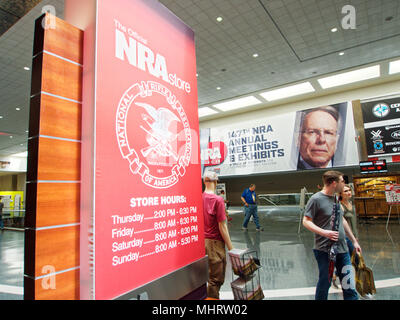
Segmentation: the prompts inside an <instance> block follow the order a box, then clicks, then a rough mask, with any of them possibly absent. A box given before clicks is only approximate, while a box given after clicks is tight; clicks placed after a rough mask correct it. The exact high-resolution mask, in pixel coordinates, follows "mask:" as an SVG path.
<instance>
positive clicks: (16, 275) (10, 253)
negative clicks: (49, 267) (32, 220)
mask: <svg viewBox="0 0 400 320" xmlns="http://www.w3.org/2000/svg"><path fill="white" fill-rule="evenodd" d="M23 273H24V232H21V231H11V230H3V231H0V300H21V299H23V294H22V292H23V291H22V287H23V282H24V275H23Z"/></svg>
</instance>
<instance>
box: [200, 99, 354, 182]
mask: <svg viewBox="0 0 400 320" xmlns="http://www.w3.org/2000/svg"><path fill="white" fill-rule="evenodd" d="M200 136H201V159H202V166H203V171H208V170H212V171H216V172H217V173H219V174H220V175H221V176H232V175H245V174H246V175H247V174H251V173H262V172H277V171H291V170H306V169H321V168H334V167H342V166H352V165H358V163H359V159H358V153H357V144H356V141H355V130H354V121H353V112H352V108H351V103H347V102H344V103H339V104H333V105H326V106H320V107H317V108H312V109H306V110H301V111H297V112H292V113H286V114H281V115H277V116H274V117H265V118H262V117H260V118H258V119H257V120H252V121H247V122H243V123H239V124H235V127H234V128H232V127H231V126H222V127H217V128H210V129H208V128H207V129H202V130H201V134H200Z"/></svg>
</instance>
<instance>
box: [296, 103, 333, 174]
mask: <svg viewBox="0 0 400 320" xmlns="http://www.w3.org/2000/svg"><path fill="white" fill-rule="evenodd" d="M337 126H338V123H337V121H336V119H335V118H334V117H333V116H332V115H330V114H329V113H328V112H324V111H320V110H318V111H314V112H310V113H309V114H307V115H306V117H305V118H304V121H303V127H302V133H301V141H300V155H301V157H302V158H303V160H304V161H306V162H307V163H308V164H309V165H311V166H313V167H315V168H325V167H326V166H327V165H328V164H329V161H330V160H331V159H332V157H333V155H334V154H335V151H336V143H337Z"/></svg>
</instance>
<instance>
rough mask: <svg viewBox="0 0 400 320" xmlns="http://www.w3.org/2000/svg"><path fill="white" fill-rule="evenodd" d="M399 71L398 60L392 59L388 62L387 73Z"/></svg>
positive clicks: (399, 62)
mask: <svg viewBox="0 0 400 320" xmlns="http://www.w3.org/2000/svg"><path fill="white" fill-rule="evenodd" d="M398 72H400V60H396V61H392V62H390V63H389V74H394V73H398Z"/></svg>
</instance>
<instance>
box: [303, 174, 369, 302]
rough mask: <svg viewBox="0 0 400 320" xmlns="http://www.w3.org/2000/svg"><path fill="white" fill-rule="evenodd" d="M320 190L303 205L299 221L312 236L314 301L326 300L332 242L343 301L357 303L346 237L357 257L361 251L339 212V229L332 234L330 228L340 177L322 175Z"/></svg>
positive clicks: (341, 182) (339, 175) (341, 185)
mask: <svg viewBox="0 0 400 320" xmlns="http://www.w3.org/2000/svg"><path fill="white" fill-rule="evenodd" d="M322 180H323V183H324V186H323V188H322V190H321V191H320V192H317V193H315V194H314V195H313V196H312V197H311V198H310V200H309V201H308V203H307V206H306V209H305V214H304V218H303V225H304V227H305V228H306V229H308V230H310V231H311V232H313V233H314V250H313V251H314V256H315V259H316V261H317V264H318V270H319V279H318V283H317V287H316V292H315V299H316V300H327V299H328V291H329V287H330V285H331V279H329V251H330V247H331V245H332V243H333V242H337V255H336V261H335V267H336V270H337V271H338V276H339V279H340V281H341V283H342V291H343V298H344V299H345V300H357V299H358V295H357V292H356V290H355V279H354V278H355V277H354V271H353V268H352V264H351V260H350V255H349V252H348V247H347V244H346V235H347V236H348V238H349V239H350V240H351V242H352V243H353V245H354V248H355V250H357V251H358V252H360V253H361V247H360V245H359V244H358V241H357V239H356V238H355V237H354V235H353V233H352V231H351V229H350V227H349V225H348V224H347V221H346V219H345V218H344V217H343V211H342V210H341V209H339V214H340V217H339V228H338V231H333V230H332V227H331V220H332V213H333V205H334V202H335V199H334V196H335V193H341V192H342V190H343V187H344V184H345V183H344V179H343V173H341V172H339V171H327V172H325V173H324V174H323V176H322Z"/></svg>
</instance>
